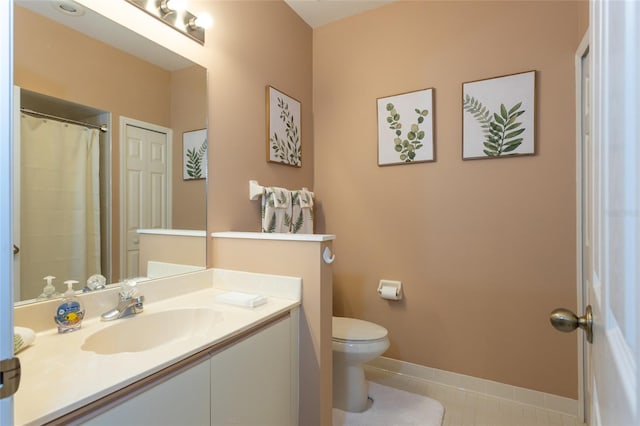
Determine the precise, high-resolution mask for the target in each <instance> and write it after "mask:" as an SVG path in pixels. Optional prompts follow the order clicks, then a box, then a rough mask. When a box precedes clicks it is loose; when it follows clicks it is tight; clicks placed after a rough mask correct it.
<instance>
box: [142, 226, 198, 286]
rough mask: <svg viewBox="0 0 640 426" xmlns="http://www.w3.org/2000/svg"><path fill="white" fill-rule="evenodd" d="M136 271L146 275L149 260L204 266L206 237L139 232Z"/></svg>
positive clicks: (143, 275)
mask: <svg viewBox="0 0 640 426" xmlns="http://www.w3.org/2000/svg"><path fill="white" fill-rule="evenodd" d="M138 237H139V240H140V258H139V259H138V262H139V263H138V265H139V267H138V271H139V273H140V276H142V277H146V276H147V266H148V265H149V261H154V262H164V263H176V264H179V265H190V266H203V267H204V266H206V263H207V259H206V252H207V251H206V245H207V239H206V238H205V237H204V236H202V237H195V236H185V235H158V234H140V235H138Z"/></svg>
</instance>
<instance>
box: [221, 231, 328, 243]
mask: <svg viewBox="0 0 640 426" xmlns="http://www.w3.org/2000/svg"><path fill="white" fill-rule="evenodd" d="M211 236H212V237H213V238H238V239H247V240H283V241H331V240H335V239H336V236H335V235H331V234H284V233H276V232H274V233H270V232H212V233H211Z"/></svg>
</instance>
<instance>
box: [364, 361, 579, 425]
mask: <svg viewBox="0 0 640 426" xmlns="http://www.w3.org/2000/svg"><path fill="white" fill-rule="evenodd" d="M365 371H366V374H367V378H368V379H369V380H371V381H374V382H377V383H381V384H383V385H387V386H392V387H395V388H397V389H402V390H406V391H408V392H413V393H417V394H420V395H425V396H427V397H429V398H433V399H435V400H437V401H440V403H442V405H444V408H445V415H444V420H443V422H442V425H443V426H584V424H583V423H581V422H578V420H577V418H576V417H575V416H570V415H566V414H563V413H558V412H555V411H549V410H544V409H540V408H538V407H534V406H530V405H525V404H520V403H516V402H513V401H509V400H505V399H500V398H493V397H490V396H487V395H483V394H480V393H476V392H469V391H465V390H463V389H458V388H455V387H452V386H446V385H441V384H437V383H432V382H428V381H426V380H422V379H418V378H415V377H411V376H405V375H401V374H395V373H390V372H386V371H384V370H380V369H377V368H369V367H366V368H365Z"/></svg>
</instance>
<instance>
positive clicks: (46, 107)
mask: <svg viewBox="0 0 640 426" xmlns="http://www.w3.org/2000/svg"><path fill="white" fill-rule="evenodd" d="M51 4H52V3H50V2H44V1H43V2H34V1H22V0H21V1H16V7H15V11H14V28H15V30H14V31H15V32H14V84H15V86H16V89H15V105H14V112H15V116H16V121H15V123H16V126H15V128H16V138H15V140H14V151H15V153H16V155H15V172H16V174H15V179H14V180H15V182H16V188H15V203H14V205H15V209H16V211H15V216H14V217H15V227H14V235H15V237H14V243H15V249H14V252H16V254H15V255H14V272H15V277H16V282H15V283H14V287H15V294H16V301H24V300H37V299H38V298H39V297H46V296H50V294H49V293H51V287H48V290H45V285H46V284H47V280H46V279H45V277H48V276H55V277H56V279H55V280H53V285H54V287H55V290H56V291H57V292H62V291H63V281H66V280H75V281H78V284H75V285H74V288H75V289H76V290H80V289H82V288H92V289H93V288H95V287H98V288H100V287H101V285H100V280H99V279H98V280H96V278H95V277H93V276H95V275H102V276H104V277H105V278H106V282H107V283H111V282H118V281H121V280H123V279H125V278H135V279H138V280H147V279H152V278H156V277H161V276H167V275H171V274H174V273H183V272H188V271H191V270H194V269H196V268H203V267H204V266H205V264H206V260H205V259H206V255H205V251H206V248H205V247H206V244H205V241H206V237H205V231H204V230H205V229H206V211H205V209H206V183H205V179H204V177H205V173H206V119H207V99H206V69H204V68H203V67H201V66H199V65H196V64H193V63H192V62H190V61H188V60H186V59H184V58H182V57H179V56H178V55H176V54H174V53H172V52H169V51H168V50H166V49H164V48H162V47H160V46H158V45H151V44H149V43H150V42H149V41H148V40H140V39H142V37H141V36H139V35H137V34H135V33H133V32H132V31H130V30H127V29H125V28H123V27H120V26H119V25H118V24H116V23H113V22H111V21H108V20H107V19H105V18H103V17H101V16H100V15H98V14H96V13H93V12H92V11H91V10H87V9H82V10H80V13H79V14H69V13H64V11H62V12H61V11H59V10H56V8H55V7H53V6H51ZM87 28H88V29H89V30H87ZM92 31H95V32H96V34H98V35H96V36H95V37H98V38H100V39H98V38H94V35H93V34H91V32H92ZM105 34H107V35H108V37H106V38H105ZM141 46H142V47H141ZM136 48H137V49H139V50H138V51H135V49H136ZM125 50H126V51H125ZM141 56H143V58H141ZM101 128H102V129H103V130H106V131H101ZM202 130H204V131H202ZM194 138H195V139H197V138H201V139H203V140H201V141H200V140H199V139H198V141H195V139H194ZM184 140H187V141H188V143H189V146H191V145H194V146H196V145H197V149H195V150H194V149H193V148H192V150H191V151H189V149H186V150H185V147H186V145H183V141H184ZM186 151H189V154H190V156H186V158H187V159H185V154H186ZM194 162H196V163H197V162H201V166H202V169H204V170H203V173H201V175H200V176H197V175H196V176H193V175H188V174H187V173H186V172H185V167H187V166H189V167H190V170H193V168H194V164H193V163H194ZM188 163H189V164H188ZM92 277H93V278H92ZM90 278H91V279H90Z"/></svg>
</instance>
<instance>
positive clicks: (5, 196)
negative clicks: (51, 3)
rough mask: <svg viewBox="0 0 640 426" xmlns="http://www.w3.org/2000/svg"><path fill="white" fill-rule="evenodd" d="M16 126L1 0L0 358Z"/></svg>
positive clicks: (8, 338) (7, 410) (2, 356)
mask: <svg viewBox="0 0 640 426" xmlns="http://www.w3.org/2000/svg"><path fill="white" fill-rule="evenodd" d="M12 129H13V2H11V1H0V361H4V360H7V359H10V358H12V357H13V280H12V278H13V274H12V269H13V266H12V264H13V251H12V244H13V235H12V234H13V232H12V227H13V224H12V219H13V218H12V216H13V211H12V205H11V204H12V198H13V194H12V192H13V187H12V182H11V180H12V176H11V174H12V171H13V164H12V162H13V158H12V151H13V150H12V145H13V144H12V141H13V139H12V136H13V135H12ZM5 385H6V384H5V383H4V378H3V383H2V384H0V391H3V390H4V389H5ZM0 393H2V392H0ZM12 424H13V397H12V396H9V397H7V398H0V425H12Z"/></svg>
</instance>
